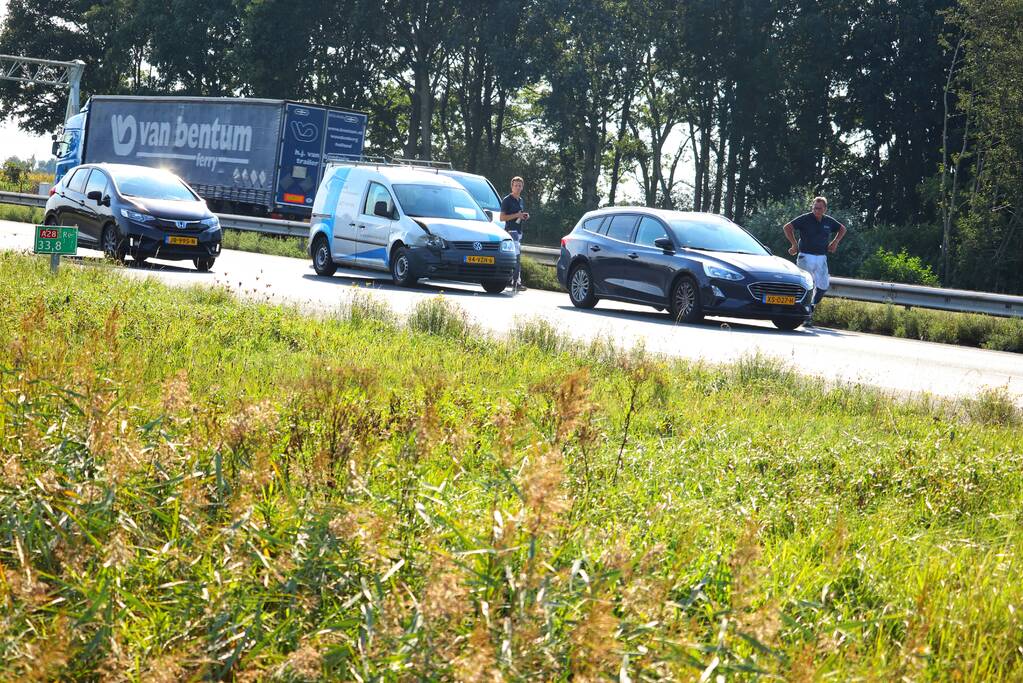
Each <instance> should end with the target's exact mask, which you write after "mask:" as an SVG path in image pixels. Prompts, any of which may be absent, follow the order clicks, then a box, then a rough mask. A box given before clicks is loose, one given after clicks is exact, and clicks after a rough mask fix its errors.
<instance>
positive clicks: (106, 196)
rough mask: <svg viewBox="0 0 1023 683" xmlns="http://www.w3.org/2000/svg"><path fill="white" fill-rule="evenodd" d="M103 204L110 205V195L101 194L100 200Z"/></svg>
mask: <svg viewBox="0 0 1023 683" xmlns="http://www.w3.org/2000/svg"><path fill="white" fill-rule="evenodd" d="M100 204H102V205H103V206H110V195H108V194H105V195H103V200H102V201H101V202H100Z"/></svg>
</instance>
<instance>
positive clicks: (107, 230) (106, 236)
mask: <svg viewBox="0 0 1023 683" xmlns="http://www.w3.org/2000/svg"><path fill="white" fill-rule="evenodd" d="M101 245H102V247H103V255H104V256H106V257H107V258H108V259H113V260H114V261H117V262H118V263H124V257H125V255H126V254H127V253H128V249H127V247H125V246H124V238H123V237H122V236H121V231H120V230H118V229H117V226H116V225H114V224H112V223H109V224H107V226H106V227H104V228H103V237H102V239H101Z"/></svg>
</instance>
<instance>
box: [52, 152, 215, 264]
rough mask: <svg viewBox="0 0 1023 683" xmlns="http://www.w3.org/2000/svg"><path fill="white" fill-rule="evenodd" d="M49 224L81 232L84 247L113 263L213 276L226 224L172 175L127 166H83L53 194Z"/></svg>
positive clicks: (165, 172) (193, 192)
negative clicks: (165, 264)
mask: <svg viewBox="0 0 1023 683" xmlns="http://www.w3.org/2000/svg"><path fill="white" fill-rule="evenodd" d="M44 221H45V223H46V224H47V225H67V226H75V227H77V228H78V238H79V242H80V243H81V244H82V246H94V247H97V248H99V249H102V250H103V253H105V254H106V255H107V256H109V257H110V258H113V259H116V260H118V261H123V260H124V258H125V256H131V257H132V259H134V260H135V261H140V262H141V261H145V260H146V259H147V258H160V259H168V260H171V261H184V260H189V261H191V262H192V263H193V264H194V265H195V267H196V268H197V269H198V270H201V271H208V270H210V268H212V267H213V263H214V261H216V259H217V256H219V255H220V244H221V239H222V234H221V230H220V221H219V220H218V219H217V217H216V216H215V215H214V214H213V213H212V212H210V210H209V208H208V207H207V206H206V202H205V201H204V200H203V199H202V198H201V197H200V196H199V195H197V194H196V193H195V191H194V190H192V188H191V187H189V186H188V185H187V184H186V183H185V182H184V181H183V180H181V178H179V177H177V176H176V175H174V174H173V173H171V172H169V171H165V170H162V169H158V168H148V167H146V166H130V165H126V164H83V165H81V166H78V167H76V168H74V169H72V170H71V171H69V172H68V173H67V174H65V176H64V177H63V178H62V179H61V181H60V182H59V183H58V184H57V185H55V186H54V188H53V189H52V190H50V198H49V200H47V202H46V214H45V218H44Z"/></svg>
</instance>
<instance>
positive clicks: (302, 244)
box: [223, 230, 309, 259]
mask: <svg viewBox="0 0 1023 683" xmlns="http://www.w3.org/2000/svg"><path fill="white" fill-rule="evenodd" d="M223 247H224V248H225V249H237V250H238V251H250V252H254V253H257V254H270V255H272V256H290V257H292V258H301V259H308V258H309V254H308V253H307V252H306V240H305V239H304V238H302V237H278V236H276V235H264V234H262V233H258V232H243V231H240V230H224V237H223Z"/></svg>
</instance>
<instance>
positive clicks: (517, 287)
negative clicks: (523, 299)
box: [515, 282, 526, 292]
mask: <svg viewBox="0 0 1023 683" xmlns="http://www.w3.org/2000/svg"><path fill="white" fill-rule="evenodd" d="M515 291H516V292H524V291H526V286H525V285H524V284H522V283H521V282H520V283H519V284H517V285H515Z"/></svg>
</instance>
